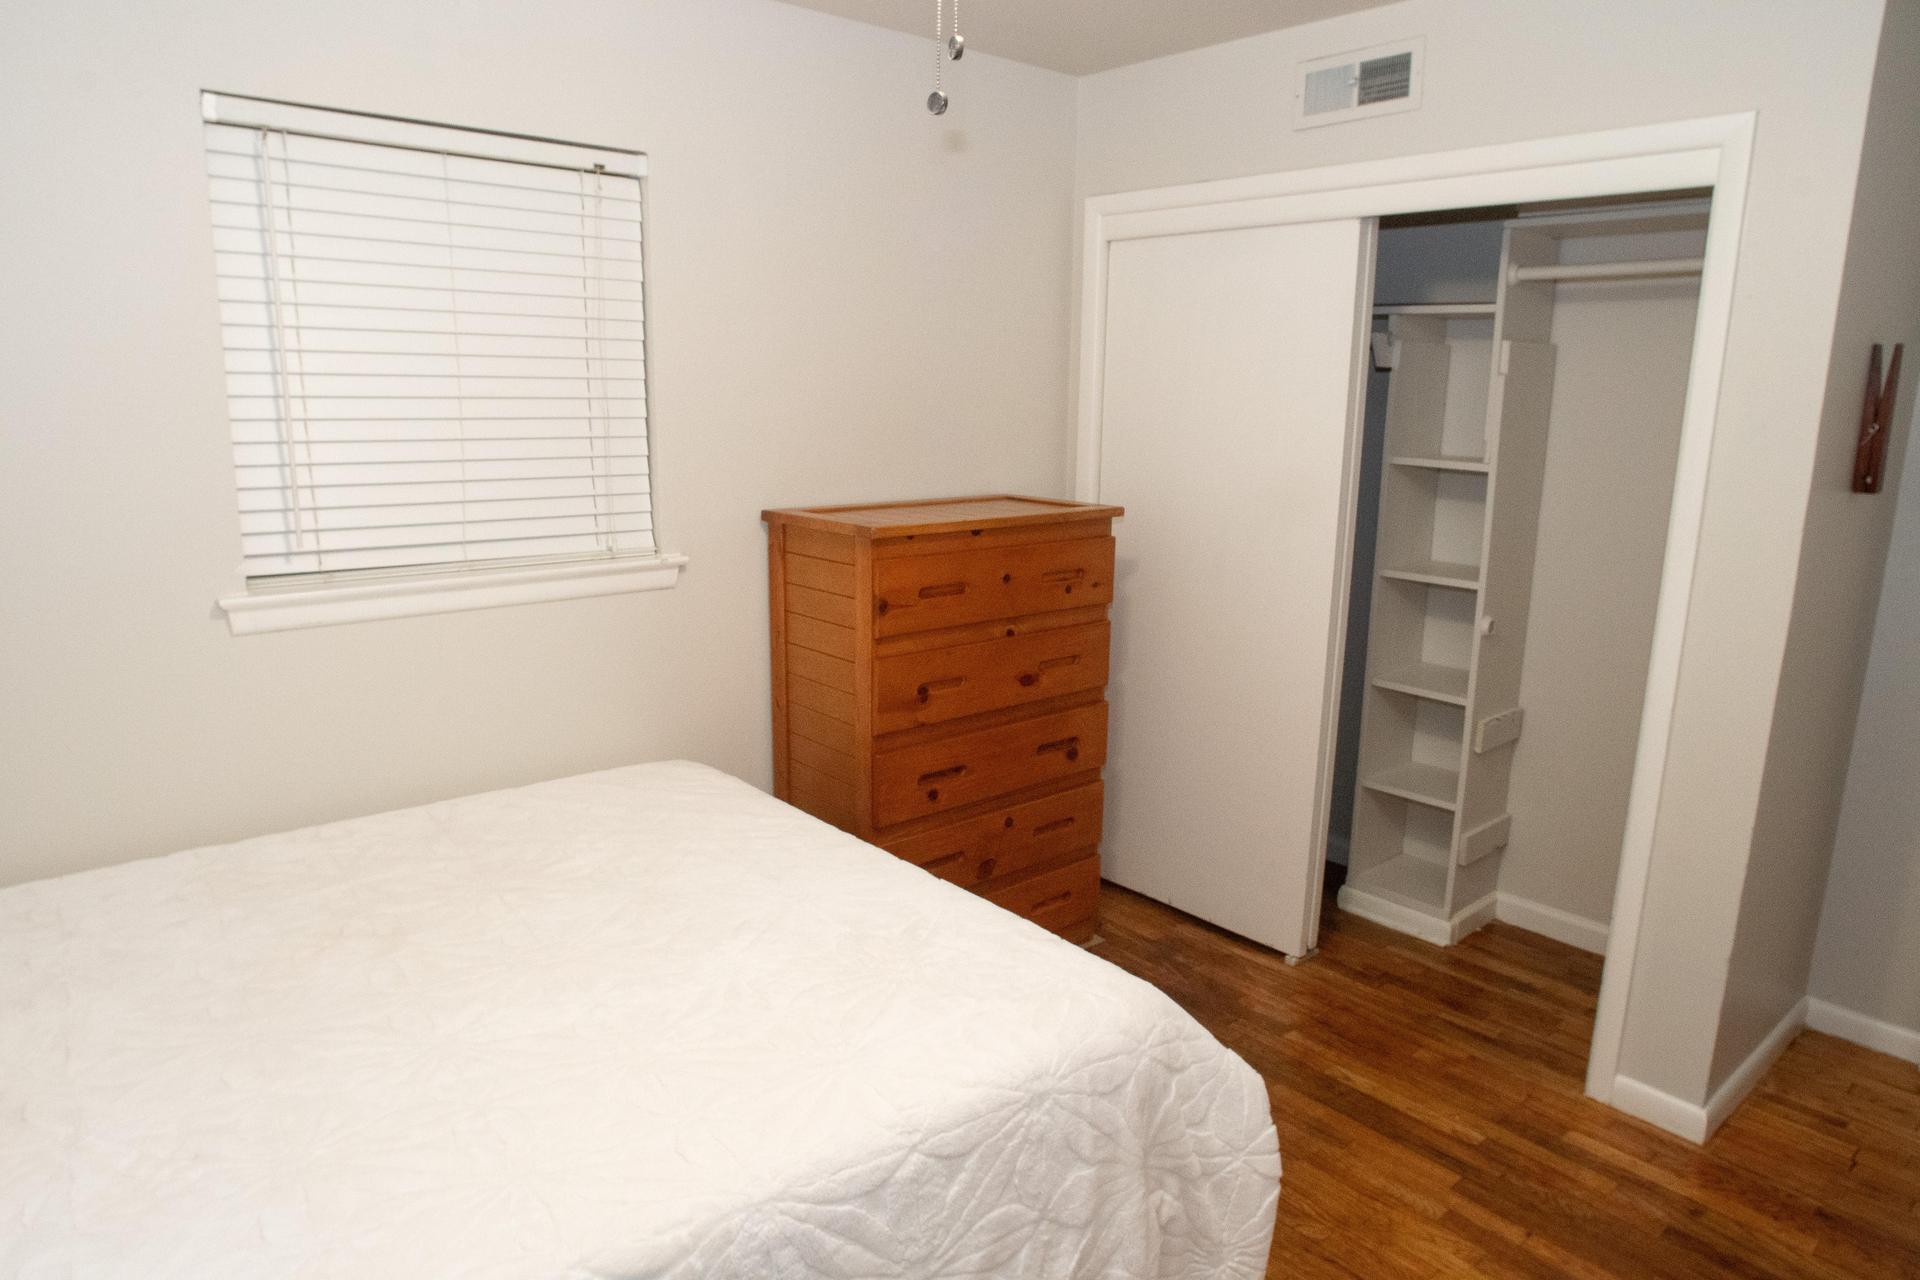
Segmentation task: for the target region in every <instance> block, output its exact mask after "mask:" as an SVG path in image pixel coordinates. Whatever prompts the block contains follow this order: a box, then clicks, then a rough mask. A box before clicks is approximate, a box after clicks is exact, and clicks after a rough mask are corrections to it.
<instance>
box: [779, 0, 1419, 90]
mask: <svg viewBox="0 0 1920 1280" xmlns="http://www.w3.org/2000/svg"><path fill="white" fill-rule="evenodd" d="M1390 2H1391V0H965V4H964V7H963V8H962V10H961V15H960V16H961V19H962V21H961V24H960V30H961V32H962V33H963V34H964V35H965V36H966V37H967V48H969V49H978V50H980V51H981V52H983V53H992V54H997V55H999V56H1000V57H1003V58H1012V59H1014V60H1015V61H1018V62H1027V63H1031V64H1033V65H1034V66H1037V67H1051V68H1052V69H1053V70H1055V71H1065V72H1067V73H1068V74H1070V75H1076V76H1079V75H1087V74H1088V73H1090V72H1094V71H1106V70H1108V69H1109V68H1112V67H1124V66H1126V65H1127V64H1128V63H1130V62H1144V61H1146V60H1147V59H1148V58H1158V57H1162V56H1164V55H1166V54H1169V53H1182V52H1184V51H1186V50H1188V49H1199V48H1203V47H1205V46H1207V45H1210V44H1220V43H1222V42H1223V41H1227V40H1238V39H1240V38H1241V37H1242V36H1251V35H1258V34H1260V33H1261V32H1263V31H1278V30H1279V29H1280V28H1282V27H1294V26H1299V25H1300V24H1301V23H1303V22H1317V21H1319V20H1320V19H1322V18H1331V17H1334V16H1336V15H1339V14H1343V13H1353V12H1355V11H1357V10H1360V9H1373V8H1377V7H1379V6H1380V5H1383V4H1387V3H1390ZM787 3H789V4H797V5H800V6H801V7H802V8H806V9H817V10H819V11H820V12H821V13H832V14H838V15H839V16H840V17H843V18H853V19H855V20H856V21H859V22H868V23H872V24H873V25H875V26H880V27H891V28H893V29H894V30H895V31H905V32H908V33H910V34H913V35H924V36H926V37H927V38H928V39H929V40H931V39H932V38H933V8H934V0H787ZM948 7H949V10H951V7H952V4H951V0H949V4H948Z"/></svg>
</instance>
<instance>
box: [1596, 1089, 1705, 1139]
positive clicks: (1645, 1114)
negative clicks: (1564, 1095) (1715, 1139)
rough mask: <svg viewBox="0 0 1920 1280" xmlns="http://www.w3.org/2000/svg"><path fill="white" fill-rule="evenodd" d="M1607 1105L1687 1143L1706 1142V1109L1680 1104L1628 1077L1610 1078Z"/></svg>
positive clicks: (1682, 1102) (1690, 1104)
mask: <svg viewBox="0 0 1920 1280" xmlns="http://www.w3.org/2000/svg"><path fill="white" fill-rule="evenodd" d="M1607 1102H1608V1104H1609V1105H1610V1106H1613V1107H1614V1108H1616V1109H1618V1110H1620V1111H1624V1112H1626V1113H1627V1114H1628V1115H1630V1116H1636V1117H1638V1118H1639V1119H1642V1120H1645V1121H1646V1122H1647V1123H1648V1124H1650V1125H1653V1126H1654V1127H1655V1128H1659V1129H1665V1130H1666V1131H1667V1132H1668V1133H1671V1134H1677V1135H1678V1136H1680V1137H1682V1138H1685V1139H1686V1140H1687V1141H1688V1142H1705V1141H1706V1140H1707V1109H1706V1108H1705V1107H1701V1106H1696V1105H1694V1104H1693V1103H1691V1102H1684V1101H1682V1100H1681V1099H1679V1098H1676V1097H1674V1096H1673V1095H1672V1094H1670V1093H1664V1092H1662V1091H1661V1090H1659V1089H1656V1088H1654V1087H1653V1086H1652V1085H1650V1084H1646V1083H1644V1082H1642V1081H1639V1080H1635V1079H1634V1078H1633V1077H1632V1076H1615V1077H1614V1078H1613V1096H1612V1097H1611V1098H1609V1099H1607Z"/></svg>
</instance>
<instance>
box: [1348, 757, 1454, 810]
mask: <svg viewBox="0 0 1920 1280" xmlns="http://www.w3.org/2000/svg"><path fill="white" fill-rule="evenodd" d="M1360 785H1361V786H1363V787H1365V788H1366V789H1367V790H1369V791H1378V792H1380V793H1381V794H1383V795H1389V796H1399V797H1400V798H1401V799H1402V800H1411V801H1413V802H1414V803H1415V804H1424V805H1430V806H1431V807H1433V808H1435V809H1446V810H1448V811H1452V810H1454V809H1457V808H1458V807H1459V805H1460V775H1459V773H1458V772H1456V771H1455V770H1452V769H1445V768H1442V767H1441V766H1439V765H1437V764H1403V765H1396V766H1395V767H1394V768H1391V769H1384V770H1382V771H1381V772H1379V773H1376V774H1373V775H1371V776H1369V777H1366V778H1362V779H1361V780H1360Z"/></svg>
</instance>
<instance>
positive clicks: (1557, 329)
mask: <svg viewBox="0 0 1920 1280" xmlns="http://www.w3.org/2000/svg"><path fill="white" fill-rule="evenodd" d="M1702 247H1703V237H1702V236H1700V235H1698V234H1691V233H1689V234H1675V235H1662V236H1594V237H1584V238H1581V239H1578V240H1570V241H1568V242H1567V244H1566V247H1565V251H1564V253H1565V257H1566V259H1567V260H1568V261H1584V260H1597V259H1603V258H1614V259H1619V258H1638V257H1644V258H1684V257H1697V256H1699V254H1700V252H1701V249H1702ZM1699 297H1700V289H1699V282H1698V281H1695V280H1634V281H1608V282H1594V283H1582V284H1563V285H1560V286H1558V287H1557V288H1556V289H1555V290H1554V307H1553V345H1554V353H1555V354H1554V379H1553V408H1552V414H1551V417H1550V419H1549V426H1548V428H1547V467H1546V476H1545V479H1544V480H1543V482H1542V486H1541V501H1540V532H1539V541H1538V544H1537V550H1536V552H1535V556H1534V573H1533V599H1532V603H1531V605H1530V606H1529V608H1528V612H1527V653H1526V660H1525V664H1524V667H1523V670H1522V674H1521V682H1520V705H1521V706H1522V707H1524V708H1526V713H1527V720H1526V733H1525V736H1524V737H1522V739H1521V741H1520V745H1519V746H1518V747H1517V748H1516V749H1515V752H1514V757H1513V776H1512V780H1511V783H1510V785H1509V787H1508V793H1507V807H1508V810H1509V811H1510V812H1511V813H1512V814H1513V833H1512V839H1511V841H1510V843H1509V844H1508V845H1507V851H1506V853H1505V854H1504V855H1503V856H1502V858H1501V862H1500V892H1501V893H1502V894H1506V895H1511V896H1513V897H1516V898H1521V899H1524V900H1526V901H1527V902H1530V903H1537V904H1539V905H1541V906H1544V907H1547V908H1550V909H1551V910H1554V911H1559V912H1564V913H1566V914H1567V915H1570V916H1574V917H1576V918H1578V919H1579V920H1580V921H1582V922H1587V923H1591V924H1594V925H1597V926H1599V927H1600V928H1601V929H1603V928H1604V927H1605V926H1606V925H1607V923H1608V922H1609V920H1610V919H1611V918H1612V915H1613V892H1614V884H1615V881H1616V880H1617V879H1618V878H1619V873H1620V848H1621V844H1622V842H1623V841H1624V840H1625V838H1626V826H1627V793H1628V791H1629V789H1630V787H1631V785H1632V781H1633V761H1634V755H1635V752H1636V751H1637V749H1638V747H1639V741H1640V720H1641V710H1642V704H1643V702H1644V700H1645V698H1646V691H1647V659H1648V655H1649V654H1650V652H1651V650H1652V646H1653V616H1654V609H1655V606H1656V605H1657V604H1658V598H1659V592H1660V576H1661V570H1662V567H1663V557H1664V556H1665V554H1666V546H1667V514H1668V508H1669V507H1670V506H1671V504H1672V499H1673V471H1674V466H1675V463H1676V461H1677V459H1678V456H1679V449H1680V416H1681V412H1682V410H1683V409H1684V408H1685V402H1686V395H1687V372H1688V361H1689V360H1690V359H1691V358H1692V354H1693V326H1694V318H1695V315H1696V313H1697V312H1698V310H1699ZM1599 931H1600V930H1599V929H1595V930H1594V932H1595V933H1596V934H1597V933H1598V932H1599Z"/></svg>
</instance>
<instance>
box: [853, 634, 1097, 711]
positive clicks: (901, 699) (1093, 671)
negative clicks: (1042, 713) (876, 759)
mask: <svg viewBox="0 0 1920 1280" xmlns="http://www.w3.org/2000/svg"><path fill="white" fill-rule="evenodd" d="M1111 629H1112V628H1111V627H1109V625H1108V624H1107V623H1105V622H1096V623H1092V624H1089V625H1086V626H1079V627H1061V628H1060V629H1059V630H1057V631H1036V632H1033V633H1031V634H1029V635H1016V636H1012V637H1000V638H998V639H993V640H987V641H983V642H981V643H979V644H963V645H958V646H956V647H954V648H951V649H927V650H924V651H922V652H919V653H901V654H896V655H894V656H893V657H889V658H880V659H877V660H876V661H875V662H874V664H873V703H874V706H873V731H874V732H875V733H893V732H895V731H896V730H900V729H911V728H913V726H915V725H917V724H938V723H940V722H941V721H945V720H956V719H958V718H960V717H961V716H971V715H977V714H979V713H980V712H982V711H997V710H999V709H1000V708H1002V707H1017V706H1019V705H1020V704H1022V703H1025V702H1038V701H1039V700H1040V699H1042V698H1054V697H1058V696H1060V695H1061V694H1067V693H1081V692H1083V691H1085V690H1088V689H1100V688H1104V687H1105V686H1106V683H1107V634H1108V632H1109V631H1110V630H1111Z"/></svg>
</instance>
